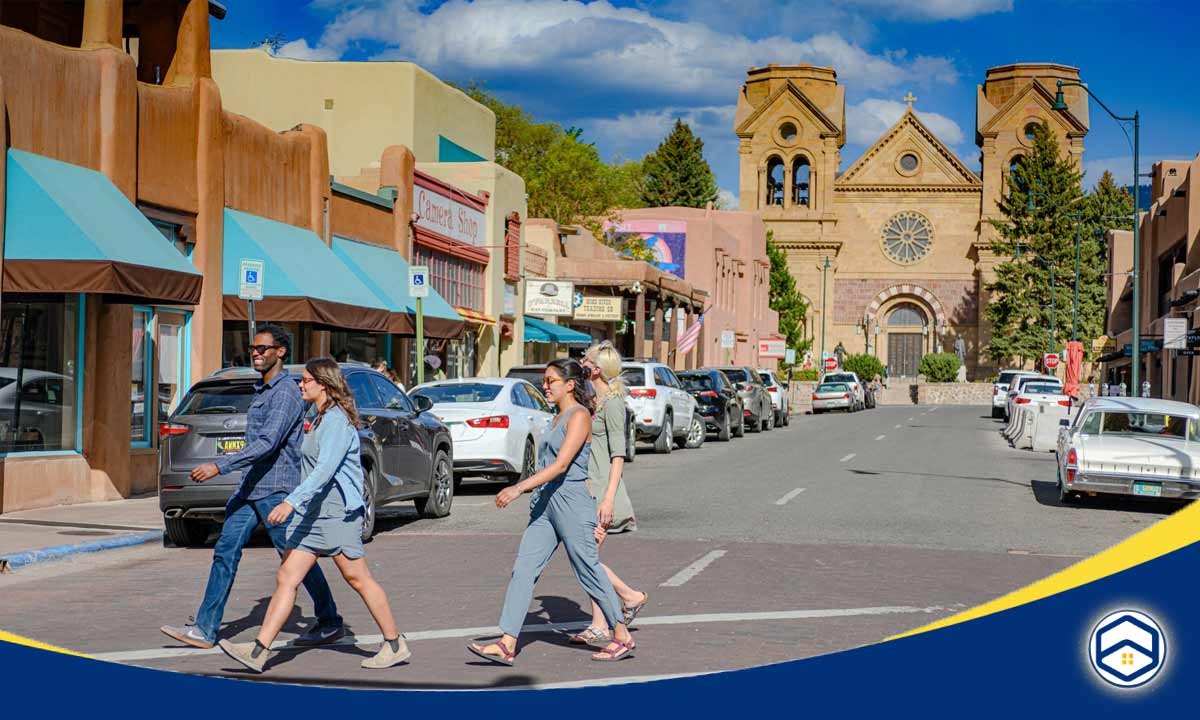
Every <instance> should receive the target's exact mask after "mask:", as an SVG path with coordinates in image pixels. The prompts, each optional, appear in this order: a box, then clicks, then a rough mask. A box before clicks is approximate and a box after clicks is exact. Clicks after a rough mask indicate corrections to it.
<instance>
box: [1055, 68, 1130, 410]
mask: <svg viewBox="0 0 1200 720" xmlns="http://www.w3.org/2000/svg"><path fill="white" fill-rule="evenodd" d="M1064 87H1077V88H1081V89H1082V90H1083V91H1084V92H1085V93H1087V94H1088V97H1090V98H1091V99H1093V100H1095V101H1096V103H1097V104H1098V105H1099V106H1100V107H1101V108H1103V109H1104V112H1106V113H1108V114H1109V116H1110V117H1111V118H1112V119H1113V120H1116V121H1117V122H1132V123H1133V353H1132V355H1133V357H1132V358H1131V359H1132V360H1133V363H1132V364H1133V387H1135V388H1138V387H1141V385H1140V382H1139V381H1140V379H1141V378H1140V375H1141V364H1142V359H1141V349H1142V348H1141V345H1142V329H1141V327H1140V324H1141V318H1140V315H1141V307H1140V304H1141V266H1142V252H1141V245H1142V243H1141V238H1140V237H1138V214H1139V210H1140V209H1141V208H1140V207H1139V206H1140V204H1141V203H1140V201H1139V197H1138V182H1139V180H1138V177H1139V176H1138V150H1139V148H1140V137H1139V133H1140V130H1141V116H1140V113H1139V112H1138V111H1137V110H1134V111H1133V117H1124V116H1122V115H1117V114H1116V113H1114V112H1113V111H1112V110H1109V109H1108V106H1107V105H1105V104H1104V102H1103V101H1102V100H1101V99H1100V98H1098V97H1096V94H1095V93H1093V92H1092V91H1091V90H1089V89H1088V86H1087V85H1084V84H1083V83H1081V82H1078V81H1075V80H1067V81H1063V80H1059V81H1058V92H1057V93H1056V94H1055V95H1054V104H1053V105H1052V106H1051V107H1052V108H1053V109H1055V110H1058V111H1060V112H1061V111H1064V110H1066V109H1067V101H1066V99H1065V98H1063V91H1062V90H1063V88H1064Z"/></svg>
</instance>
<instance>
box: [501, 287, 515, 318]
mask: <svg viewBox="0 0 1200 720" xmlns="http://www.w3.org/2000/svg"><path fill="white" fill-rule="evenodd" d="M502 314H503V315H504V316H505V317H514V316H515V315H516V314H517V286H516V285H514V284H512V283H504V312H503V313H502Z"/></svg>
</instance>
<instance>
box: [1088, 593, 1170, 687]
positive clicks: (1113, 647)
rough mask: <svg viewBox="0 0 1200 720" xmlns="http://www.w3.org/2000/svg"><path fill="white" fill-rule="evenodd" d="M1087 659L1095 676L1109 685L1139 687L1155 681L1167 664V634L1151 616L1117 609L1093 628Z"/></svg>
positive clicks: (1089, 638)
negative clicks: (1090, 662)
mask: <svg viewBox="0 0 1200 720" xmlns="http://www.w3.org/2000/svg"><path fill="white" fill-rule="evenodd" d="M1088 658H1089V659H1090V660H1091V661H1092V669H1093V670H1095V671H1096V674H1097V675H1099V676H1100V677H1101V678H1102V679H1103V680H1104V681H1105V682H1107V683H1109V684H1110V685H1114V686H1116V687H1119V688H1135V687H1140V686H1142V685H1145V684H1146V683H1148V682H1150V681H1151V680H1153V679H1154V678H1155V677H1156V676H1157V675H1158V673H1159V672H1160V671H1162V668H1163V665H1164V664H1166V661H1167V638H1166V634H1165V633H1164V632H1163V630H1162V628H1161V627H1160V626H1159V624H1158V623H1157V622H1156V621H1155V620H1154V618H1152V617H1150V616H1149V615H1147V614H1145V613H1143V612H1138V611H1136V610H1118V611H1116V612H1113V613H1109V614H1108V615H1106V616H1105V617H1104V619H1102V620H1101V621H1100V622H1098V623H1096V627H1095V628H1093V629H1092V633H1091V635H1090V636H1089V637H1088Z"/></svg>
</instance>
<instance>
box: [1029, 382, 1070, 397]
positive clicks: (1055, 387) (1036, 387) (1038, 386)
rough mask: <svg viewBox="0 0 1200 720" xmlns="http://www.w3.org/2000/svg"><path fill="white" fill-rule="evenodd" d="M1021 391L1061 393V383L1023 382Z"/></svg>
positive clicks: (1030, 393) (1034, 393)
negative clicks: (1023, 386) (1023, 385)
mask: <svg viewBox="0 0 1200 720" xmlns="http://www.w3.org/2000/svg"><path fill="white" fill-rule="evenodd" d="M1023 392H1024V393H1025V394H1027V395H1036V394H1042V395H1062V385H1059V384H1058V383H1025V388H1024V391H1023Z"/></svg>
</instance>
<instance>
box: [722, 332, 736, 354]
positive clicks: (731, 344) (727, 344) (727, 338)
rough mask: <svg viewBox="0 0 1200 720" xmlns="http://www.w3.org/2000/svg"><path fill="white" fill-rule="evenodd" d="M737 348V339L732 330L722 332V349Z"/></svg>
mask: <svg viewBox="0 0 1200 720" xmlns="http://www.w3.org/2000/svg"><path fill="white" fill-rule="evenodd" d="M735 347H737V338H736V337H734V334H733V331H732V330H722V331H721V349H722V350H732V349H734V348H735Z"/></svg>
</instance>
